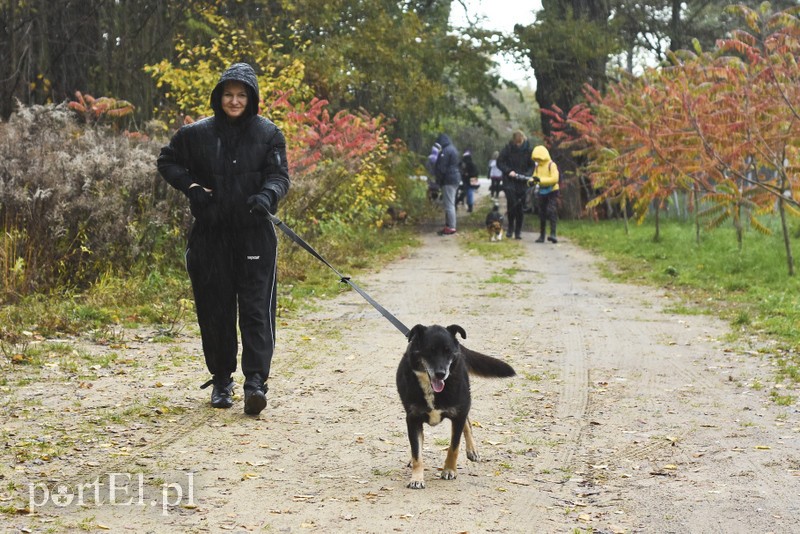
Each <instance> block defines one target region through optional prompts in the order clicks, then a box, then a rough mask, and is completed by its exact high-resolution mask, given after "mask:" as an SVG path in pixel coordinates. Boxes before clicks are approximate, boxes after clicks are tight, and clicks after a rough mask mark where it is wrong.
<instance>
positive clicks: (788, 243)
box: [778, 172, 794, 276]
mask: <svg viewBox="0 0 800 534" xmlns="http://www.w3.org/2000/svg"><path fill="white" fill-rule="evenodd" d="M781 174H782V176H781V191H785V190H786V174H785V172H782V173H781ZM785 202H786V199H785V197H783V196H781V198H780V199H779V200H778V213H779V214H780V216H781V231H782V232H783V247H784V248H785V249H786V263H787V264H788V266H789V276H794V256H792V240H791V236H790V235H789V225H788V224H787V223H786V209H785V207H784V203H785Z"/></svg>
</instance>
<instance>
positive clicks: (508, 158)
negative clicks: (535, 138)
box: [497, 139, 533, 191]
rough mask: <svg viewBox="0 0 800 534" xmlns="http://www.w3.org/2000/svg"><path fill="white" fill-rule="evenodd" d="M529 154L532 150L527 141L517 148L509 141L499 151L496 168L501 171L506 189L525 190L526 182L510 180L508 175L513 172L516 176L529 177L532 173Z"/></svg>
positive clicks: (531, 161)
mask: <svg viewBox="0 0 800 534" xmlns="http://www.w3.org/2000/svg"><path fill="white" fill-rule="evenodd" d="M531 152H533V149H532V148H531V145H530V143H529V142H528V140H527V139H526V140H525V141H523V142H522V144H521V145H519V146H517V145H515V144H514V143H513V142H510V141H509V143H508V144H507V145H506V146H505V147H503V150H501V151H500V156H498V158H497V167H498V168H499V169H500V170H501V171H503V180H504V187H505V188H506V189H514V190H517V191H525V189H527V187H528V186H527V183H526V182H527V181H526V180H517V179H514V178H511V177H510V176H509V175H508V173H509V172H511V171H514V172H515V173H517V174H522V175H530V174H531V173H532V172H533V160H531Z"/></svg>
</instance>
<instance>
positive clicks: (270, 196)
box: [247, 191, 278, 217]
mask: <svg viewBox="0 0 800 534" xmlns="http://www.w3.org/2000/svg"><path fill="white" fill-rule="evenodd" d="M277 204H278V203H277V202H276V199H275V193H273V192H272V191H262V192H260V193H256V194H255V195H252V196H251V197H250V198H248V199H247V205H248V206H249V207H250V213H253V214H255V215H261V216H262V217H266V216H267V214H270V213H271V214H273V215H274V214H275V208H276V207H277Z"/></svg>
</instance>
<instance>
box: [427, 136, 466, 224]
mask: <svg viewBox="0 0 800 534" xmlns="http://www.w3.org/2000/svg"><path fill="white" fill-rule="evenodd" d="M436 142H437V143H439V146H441V147H442V151H441V152H440V153H439V157H438V158H437V159H436V165H435V167H434V168H435V171H436V183H438V184H439V185H440V186H441V188H442V203H443V204H444V228H443V229H442V230H440V231H439V232H438V234H439V235H452V234H455V233H456V193H457V192H458V184H459V183H460V182H461V170H460V169H459V163H460V161H461V158H460V157H459V155H458V150H457V149H456V147H455V145H453V143H452V141H450V137H448V136H447V134H440V135H439V137H438V138H437V139H436Z"/></svg>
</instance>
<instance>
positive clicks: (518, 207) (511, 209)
mask: <svg viewBox="0 0 800 534" xmlns="http://www.w3.org/2000/svg"><path fill="white" fill-rule="evenodd" d="M505 192H506V207H507V208H508V212H507V213H508V234H509V235H512V234H513V235H514V236H515V237H517V236H519V235H520V233H521V232H522V219H523V217H524V216H525V211H524V208H525V190H524V189H523V190H521V191H520V190H518V189H511V188H506V191H505Z"/></svg>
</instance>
